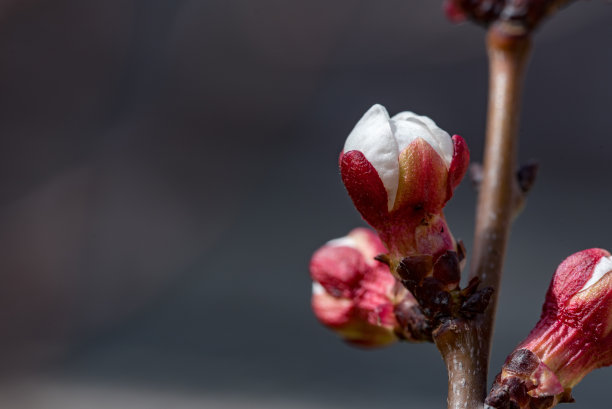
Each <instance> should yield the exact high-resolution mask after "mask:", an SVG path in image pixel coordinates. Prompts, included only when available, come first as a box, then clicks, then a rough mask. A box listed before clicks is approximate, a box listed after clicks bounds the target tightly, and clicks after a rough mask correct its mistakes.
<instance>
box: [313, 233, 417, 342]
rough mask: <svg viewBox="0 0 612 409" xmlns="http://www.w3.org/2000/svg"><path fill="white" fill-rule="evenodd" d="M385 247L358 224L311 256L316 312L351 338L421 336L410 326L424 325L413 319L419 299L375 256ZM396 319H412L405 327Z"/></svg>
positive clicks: (384, 339) (377, 339) (372, 339)
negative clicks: (414, 333)
mask: <svg viewBox="0 0 612 409" xmlns="http://www.w3.org/2000/svg"><path fill="white" fill-rule="evenodd" d="M384 250H385V248H384V245H383V244H382V242H381V241H380V239H379V238H378V236H376V234H375V233H374V232H372V231H371V230H369V229H364V228H357V229H354V230H353V231H351V232H350V233H349V235H348V236H346V237H342V238H340V239H336V240H332V241H330V242H328V243H327V244H326V245H324V246H323V247H321V248H320V249H319V250H317V251H316V252H315V253H314V255H313V256H312V260H311V262H310V275H311V277H312V279H313V287H312V308H313V310H314V313H315V315H316V316H317V318H318V319H319V321H320V322H321V323H322V324H324V325H326V326H327V327H329V328H331V329H333V330H334V331H336V332H337V333H338V334H339V335H340V336H341V337H343V338H344V339H345V340H346V341H347V342H349V343H352V344H355V345H359V346H365V347H374V346H383V345H387V344H390V343H392V342H394V341H397V340H398V339H400V338H401V339H408V340H417V339H416V338H417V335H413V334H412V333H411V332H410V330H411V328H414V327H417V326H418V325H420V322H417V321H418V320H415V319H414V318H415V314H416V315H418V314H419V312H418V311H419V310H418V306H417V303H416V301H415V300H414V297H412V295H411V294H410V293H409V292H408V291H407V290H405V289H404V288H403V287H402V286H401V284H399V283H398V282H397V280H396V279H395V278H394V277H393V276H392V275H391V274H390V273H389V267H388V266H387V265H386V264H383V263H381V262H379V261H376V260H375V259H374V257H375V256H376V255H378V254H380V253H381V252H384ZM396 313H397V314H398V316H397V318H396ZM398 321H400V322H401V321H406V322H408V323H410V324H411V325H408V328H405V327H404V326H401V325H400V324H399V323H398ZM419 340H420V339H419Z"/></svg>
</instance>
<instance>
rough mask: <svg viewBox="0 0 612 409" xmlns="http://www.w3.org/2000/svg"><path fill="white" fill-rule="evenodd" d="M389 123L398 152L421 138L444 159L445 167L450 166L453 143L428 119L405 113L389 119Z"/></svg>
mask: <svg viewBox="0 0 612 409" xmlns="http://www.w3.org/2000/svg"><path fill="white" fill-rule="evenodd" d="M391 123H392V126H393V127H394V131H393V134H394V135H395V139H396V141H397V145H398V151H399V152H402V151H403V150H404V149H405V148H406V147H407V146H408V145H409V144H410V143H411V142H412V141H414V140H415V139H417V138H423V139H424V140H425V141H426V142H427V143H429V145H431V147H432V148H433V149H434V150H435V151H436V152H437V153H438V155H440V156H441V157H442V159H444V162H446V166H447V167H449V166H450V163H451V161H452V160H453V150H454V148H453V141H452V139H451V137H450V135H449V134H448V133H447V132H446V131H444V130H443V129H440V128H438V126H437V125H436V123H435V122H434V121H432V120H431V119H430V118H428V117H426V116H422V115H417V114H415V113H413V112H408V111H406V112H400V113H399V114H397V115H395V116H394V117H393V118H391Z"/></svg>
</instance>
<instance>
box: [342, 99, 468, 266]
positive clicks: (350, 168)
mask: <svg viewBox="0 0 612 409" xmlns="http://www.w3.org/2000/svg"><path fill="white" fill-rule="evenodd" d="M468 164H469V152H468V149H467V145H466V143H465V141H464V140H463V138H461V137H460V136H458V135H455V136H453V137H452V138H451V137H450V136H449V134H448V133H446V132H445V131H443V130H442V129H440V128H438V126H437V125H436V124H435V123H434V122H433V121H432V120H431V119H429V118H427V117H425V116H420V115H416V114H414V113H412V112H401V113H399V114H397V115H395V116H394V117H392V118H390V117H389V114H388V113H387V110H386V109H385V108H384V107H383V106H381V105H374V106H373V107H372V108H370V109H369V110H368V112H366V113H365V115H364V116H363V117H362V118H361V120H360V121H359V122H358V123H357V125H356V126H355V128H354V129H353V131H352V132H351V133H350V135H349V136H348V138H347V140H346V143H345V145H344V150H343V152H342V154H341V155H340V171H341V173H342V180H343V182H344V185H345V186H346V189H347V191H348V193H349V195H350V196H351V199H352V200H353V203H354V204H355V206H356V207H357V210H359V212H360V213H361V215H362V216H363V218H364V219H365V220H366V221H367V222H368V223H369V224H370V225H371V226H372V227H374V228H375V229H376V230H377V231H378V234H379V235H380V237H381V239H382V241H383V242H384V243H385V245H386V247H387V249H388V252H389V256H390V261H391V266H392V269H391V270H392V271H393V272H394V274H395V267H397V265H398V263H399V261H400V260H401V259H403V258H404V257H408V256H413V255H431V256H432V257H433V258H434V260H435V259H437V257H439V256H440V255H442V254H443V253H445V252H446V251H448V250H451V251H456V243H455V240H454V238H453V236H452V234H451V232H450V230H449V228H448V226H447V224H446V220H445V219H444V214H443V211H442V210H443V208H444V205H445V204H446V202H447V201H448V200H449V199H450V198H451V196H452V194H453V190H454V189H455V188H456V187H457V185H458V184H459V182H460V181H461V179H462V178H463V175H464V174H465V172H466V170H467V167H468Z"/></svg>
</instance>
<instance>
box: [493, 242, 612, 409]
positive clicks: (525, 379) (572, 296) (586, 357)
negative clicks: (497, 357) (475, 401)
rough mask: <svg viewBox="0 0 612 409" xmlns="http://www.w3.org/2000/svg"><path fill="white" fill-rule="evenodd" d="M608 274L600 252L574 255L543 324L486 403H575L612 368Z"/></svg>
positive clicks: (609, 265) (551, 292) (561, 272)
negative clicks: (578, 389) (580, 391)
mask: <svg viewBox="0 0 612 409" xmlns="http://www.w3.org/2000/svg"><path fill="white" fill-rule="evenodd" d="M610 273H612V257H611V256H610V253H608V252H607V251H606V250H602V249H589V250H584V251H581V252H578V253H575V254H573V255H571V256H570V257H568V258H567V259H566V260H565V261H563V263H561V265H560V266H559V267H558V268H557V271H556V272H555V275H554V277H553V279H552V282H551V284H550V287H549V289H548V293H547V294H546V300H545V302H544V307H543V310H542V316H541V318H540V321H539V322H538V323H537V324H536V326H535V328H534V329H533V330H532V331H531V333H530V334H529V336H528V337H527V339H525V340H524V341H523V342H522V343H521V344H520V345H519V346H518V347H517V349H516V350H515V351H514V352H513V353H512V354H511V355H510V356H509V357H508V359H507V360H506V363H505V364H504V366H503V368H502V372H501V373H500V374H499V375H498V378H497V380H496V382H495V384H494V386H493V389H492V391H491V394H490V395H489V397H488V398H487V403H488V404H489V405H490V406H491V407H494V408H499V409H501V408H505V407H511V406H504V404H506V405H508V404H509V402H510V401H514V402H516V403H517V404H518V405H519V406H518V407H520V408H528V407H536V406H534V405H535V404H536V403H537V404H538V405H540V406H537V407H538V408H540V407H542V408H549V407H552V406H554V405H555V404H556V403H558V402H566V401H571V400H572V398H571V389H572V388H573V387H574V386H575V385H576V384H577V383H578V382H580V380H581V379H582V378H583V377H584V376H585V375H586V374H587V373H589V372H591V371H592V370H594V369H597V368H600V367H603V366H609V365H612V274H610ZM517 368H518V369H517ZM522 389H524V392H525V393H523V395H524V396H522V397H521V396H520V395H521V393H517V391H520V390H522ZM513 390H514V392H512V391H513ZM502 397H506V398H507V399H506V398H502ZM504 401H506V403H503V402H504ZM528 405H531V406H528Z"/></svg>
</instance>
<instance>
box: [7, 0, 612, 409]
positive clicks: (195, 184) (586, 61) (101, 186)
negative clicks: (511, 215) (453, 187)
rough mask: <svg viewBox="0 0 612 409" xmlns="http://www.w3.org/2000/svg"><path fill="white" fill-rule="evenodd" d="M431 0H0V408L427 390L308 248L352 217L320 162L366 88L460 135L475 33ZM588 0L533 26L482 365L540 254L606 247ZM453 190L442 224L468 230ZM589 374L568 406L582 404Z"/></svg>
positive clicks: (438, 385) (392, 106)
mask: <svg viewBox="0 0 612 409" xmlns="http://www.w3.org/2000/svg"><path fill="white" fill-rule="evenodd" d="M440 3H441V1H433V0H420V1H419V0H381V1H376V2H367V1H349V0H336V1H334V2H329V1H324V0H310V1H297V0H293V1H289V0H211V1H203V0H202V1H189V0H183V1H179V0H174V1H172V0H107V1H93V0H55V1H51V0H2V1H0V55H1V56H2V57H1V58H0V135H1V136H0V186H1V189H0V254H1V256H0V277H1V285H0V334H1V335H0V359H1V360H0V362H2V365H1V373H0V374H1V377H0V406H2V407H6V408H17V409H21V408H32V409H38V408H45V409H46V408H51V409H55V408H58V409H59V408H62V409H72V408H91V409H98V408H100V409H101V408H105V409H106V408H128V409H129V408H148V409H151V408H179V409H182V408H196V407H197V408H201V407H206V408H241V407H262V408H264V407H265V408H267V409H274V408H277V407H278V408H281V407H282V408H287V407H295V408H314V407H317V408H349V407H351V408H371V407H376V408H395V407H398V406H400V407H406V408H442V407H445V400H446V374H445V371H444V367H443V364H442V361H441V359H440V357H439V356H438V353H437V351H436V350H435V348H434V347H433V346H431V345H427V344H423V345H396V346H393V347H390V348H387V349H384V350H378V351H361V350H357V349H354V348H350V347H348V346H346V345H344V344H343V343H342V342H340V341H339V340H338V339H337V338H336V337H335V336H334V335H333V334H332V333H330V332H328V331H327V330H325V329H324V328H322V327H321V326H320V325H319V324H318V323H317V322H316V320H315V318H314V317H313V315H312V313H311V311H310V305H309V302H310V280H309V277H308V262H309V258H310V255H311V253H312V252H313V251H314V250H315V249H316V248H317V247H318V246H320V245H321V244H323V243H324V242H325V241H327V240H329V239H331V238H334V237H338V236H342V235H344V234H346V233H347V232H348V231H349V230H350V229H352V228H353V227H355V226H357V225H360V224H362V222H361V220H360V218H359V216H358V214H357V212H356V211H355V210H354V209H353V207H352V204H351V203H350V201H349V199H348V197H347V195H346V193H345V191H344V188H343V186H342V184H341V181H340V177H339V174H338V170H337V156H338V153H339V151H340V149H341V147H342V145H343V143H344V139H345V137H346V135H347V134H348V132H349V131H350V130H351V128H352V127H353V125H354V124H355V122H356V121H357V120H358V119H359V118H360V116H361V115H362V114H363V113H364V112H365V110H366V109H367V108H368V107H369V106H370V105H372V104H373V103H375V102H378V103H382V104H384V105H386V106H387V108H388V109H389V111H390V112H391V113H395V112H397V111H400V110H413V111H416V112H418V113H421V114H425V115H428V116H431V117H432V118H434V119H435V120H436V121H437V122H438V124H439V125H440V126H442V127H443V128H444V129H446V130H447V131H449V132H451V133H458V134H461V135H462V136H463V137H465V139H466V140H467V141H468V144H469V145H470V148H471V151H472V157H473V158H474V159H475V160H478V159H479V158H480V157H481V152H482V140H483V131H484V125H485V124H484V115H485V110H486V87H487V67H486V56H485V52H484V47H483V30H481V29H480V28H478V27H475V26H473V25H471V24H465V25H459V26H456V25H452V24H450V23H449V22H447V21H446V20H445V18H444V16H443V14H442V12H441V4H440ZM611 40H612V6H611V5H610V4H606V3H605V2H602V1H589V2H579V3H577V4H575V5H573V6H571V7H570V8H569V9H567V10H565V11H563V12H562V13H560V14H559V15H558V16H556V17H555V18H554V19H553V20H551V21H548V22H547V23H546V24H545V25H544V27H543V28H542V30H541V32H540V33H539V34H538V36H537V40H536V42H535V46H534V55H533V58H532V61H531V65H530V68H529V73H528V74H529V75H528V80H527V86H526V90H525V98H526V102H525V106H524V110H523V121H522V125H521V148H520V157H521V160H522V161H527V160H529V159H532V158H536V159H538V160H539V162H540V164H541V174H540V177H539V180H538V181H537V183H536V186H535V188H534V190H533V192H532V193H531V196H530V198H529V201H528V204H527V207H526V209H525V210H524V212H523V214H522V215H521V216H520V218H519V219H518V221H517V223H516V224H515V227H514V230H513V234H512V239H511V242H510V248H509V256H508V259H507V263H506V271H505V276H504V280H503V289H502V292H501V300H500V307H499V316H498V317H499V318H498V321H497V329H496V334H495V344H494V351H493V358H492V369H491V374H490V376H491V377H492V376H494V375H495V373H496V372H497V370H498V368H499V367H500V365H501V363H502V362H503V360H504V358H505V356H506V355H507V354H508V353H509V352H510V351H511V350H512V349H513V348H514V346H515V345H516V344H517V343H518V342H519V341H520V340H522V339H523V338H524V337H525V335H526V334H527V332H528V331H529V330H530V329H531V327H532V326H533V324H534V323H535V322H536V320H537V319H538V316H539V313H540V306H541V303H542V300H543V296H544V292H545V290H546V288H547V286H548V282H549V280H550V277H551V274H552V273H553V271H554V269H555V268H556V266H557V265H558V264H559V263H560V262H561V261H562V260H563V259H564V258H565V257H566V256H568V255H569V254H571V253H573V252H575V251H578V250H582V249H584V248H588V247H604V248H606V247H607V248H608V249H610V248H612V237H611V235H610V228H611V227H612V220H611V219H610V200H611V199H612V167H611V166H610V162H611V160H610V158H611V156H610V152H612V140H611V137H612V115H611V107H612V79H611V78H610V73H611V72H612V42H611ZM474 206H475V193H474V191H473V189H472V188H471V186H470V184H469V183H468V182H467V181H466V182H464V183H463V185H462V186H461V187H460V188H459V190H458V191H457V193H456V196H455V198H454V199H453V200H452V201H451V203H450V204H449V205H448V210H447V218H448V220H449V224H450V226H451V228H452V230H453V232H454V234H455V236H456V237H460V238H463V239H464V240H465V242H466V245H467V247H468V249H469V248H470V246H471V240H472V224H473V219H474ZM611 376H612V369H604V370H599V371H597V372H595V373H593V374H591V375H589V376H588V377H587V378H586V380H585V381H583V383H582V384H581V385H579V386H578V388H576V390H575V397H576V399H577V403H576V404H574V406H573V407H574V408H576V409H580V408H597V407H607V405H608V404H607V403H605V402H606V401H607V399H608V391H607V389H609V386H610V377H611Z"/></svg>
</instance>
